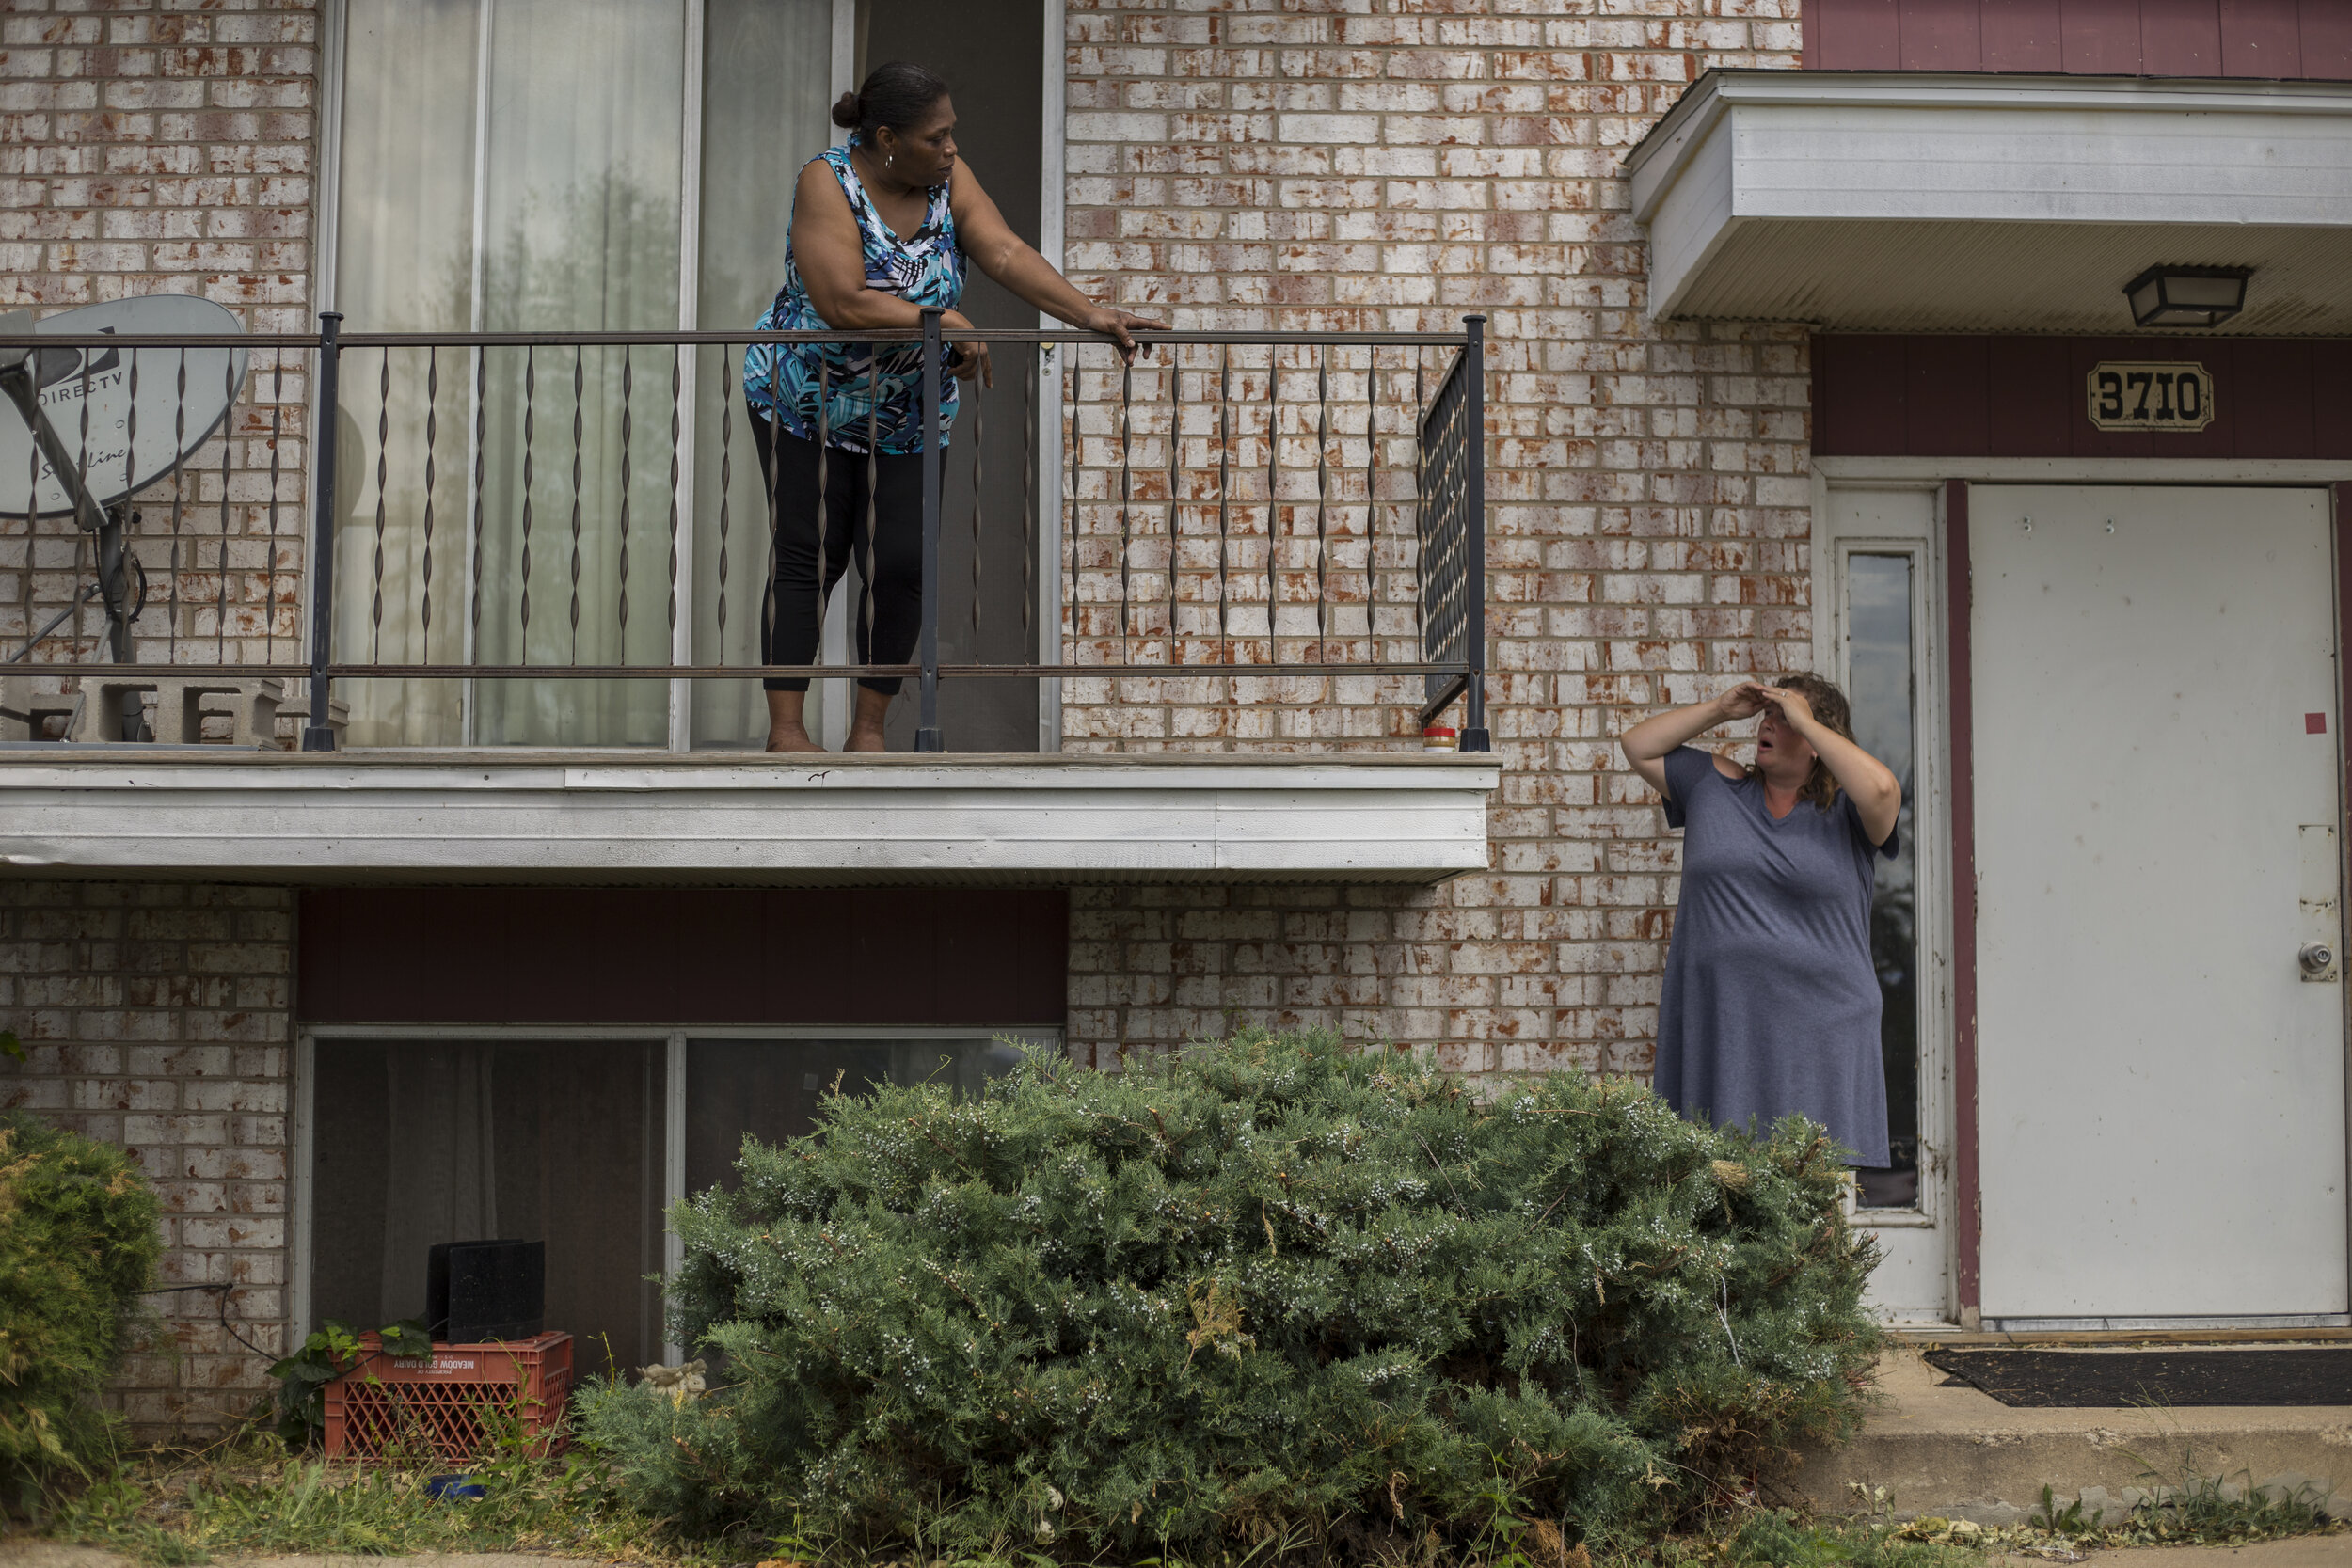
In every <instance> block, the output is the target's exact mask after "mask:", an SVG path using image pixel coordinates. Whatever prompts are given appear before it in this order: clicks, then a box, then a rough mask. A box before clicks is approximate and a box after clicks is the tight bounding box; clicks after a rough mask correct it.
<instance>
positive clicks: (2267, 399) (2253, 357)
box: [2199, 340, 2319, 456]
mask: <svg viewBox="0 0 2352 1568" xmlns="http://www.w3.org/2000/svg"><path fill="white" fill-rule="evenodd" d="M2229 347H2230V349H2231V350H2232V351H2233V352H2232V353H2231V355H2230V361H2231V362H2230V366H2229V369H2228V370H2227V371H2226V372H2225V371H2224V370H2223V368H2222V366H2221V365H2220V364H2219V363H2217V356H2212V355H2202V356H2199V357H2201V358H2202V359H2204V361H2205V363H2206V364H2208V365H2210V366H2212V368H2213V372H2214V374H2215V375H2216V376H2217V377H2218V376H2221V375H2223V374H2227V375H2228V376H2229V377H2230V389H2231V392H2232V394H2233V395H2232V397H2231V398H2230V401H2229V402H2227V403H2225V404H2222V405H2221V406H2220V408H2219V409H2218V410H2217V414H2216V417H2215V420H2214V424H2215V426H2216V427H2218V426H2219V425H2220V424H2221V422H2222V420H2230V421H2232V422H2233V425H2234V427H2235V430H2234V432H2233V434H2234V435H2236V436H2237V438H2238V439H2243V433H2244V432H2246V431H2249V430H2261V431H2264V432H2265V435H2266V438H2267V439H2268V440H2269V441H2271V442H2272V443H2273V444H2274V445H2276V446H2278V447H2280V449H2282V450H2286V451H2307V452H2310V453H2312V455H2314V456H2316V455H2318V451H2319V447H2318V441H2317V439H2316V437H2317V429H2316V426H2317V416H2318V407H2319V405H2318V404H2317V403H2316V401H2315V400H2314V398H2313V388H2312V342H2311V341H2309V340H2304V341H2286V342H2280V341H2240V342H2235V343H2232V344H2230V345H2229Z"/></svg>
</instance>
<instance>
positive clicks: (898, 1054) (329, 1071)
mask: <svg viewBox="0 0 2352 1568" xmlns="http://www.w3.org/2000/svg"><path fill="white" fill-rule="evenodd" d="M1016 1039H1019V1040H1025V1041H1027V1042H1030V1043H1033V1044H1037V1045H1041V1046H1046V1047H1049V1048H1057V1047H1058V1045H1059V1036H1058V1033H1057V1032H1055V1031H1038V1030H1023V1031H1019V1032H1018V1033H1017V1034H1016V1033H1013V1032H992V1031H989V1030H986V1029H962V1030H958V1029H887V1028H875V1029H843V1028H836V1029H831V1030H821V1031H820V1030H810V1031H805V1032H793V1031H785V1030H764V1031H763V1030H752V1029H734V1030H715V1029H714V1030H708V1031H702V1032H696V1033H694V1034H692V1035H691V1037H690V1036H689V1035H688V1034H687V1033H685V1032H683V1031H668V1032H662V1031H652V1032H644V1031H639V1032H634V1033H632V1034H630V1035H628V1037H622V1036H620V1035H614V1034H608V1035H605V1036H604V1037H596V1032H591V1031H582V1032H578V1033H566V1032H564V1031H561V1030H548V1029H493V1030H473V1031H446V1032H444V1031H426V1032H406V1033H405V1034H404V1035H403V1036H401V1037H383V1036H382V1034H381V1033H380V1032H378V1033H373V1034H371V1033H370V1032H368V1031H364V1030H362V1031H354V1032H352V1033H349V1034H342V1033H337V1034H333V1035H329V1036H327V1037H314V1038H313V1039H312V1040H311V1041H310V1044H309V1045H308V1046H307V1047H306V1051H305V1055H306V1057H307V1058H308V1065H307V1066H306V1068H305V1069H303V1070H302V1072H301V1077H302V1079H303V1084H302V1085H301V1089H302V1094H303V1103H304V1105H305V1106H307V1109H306V1110H303V1111H301V1112H299V1113H298V1115H300V1117H301V1119H302V1121H303V1123H304V1127H303V1130H302V1131H301V1132H299V1133H298V1135H297V1147H298V1148H307V1149H309V1150H310V1155H309V1159H308V1161H307V1169H304V1170H300V1171H298V1172H297V1176H298V1180H297V1214H298V1216H299V1217H298V1220H297V1227H296V1229H297V1242H296V1244H297V1246H298V1247H300V1248H302V1249H303V1258H304V1260H303V1261H302V1262H298V1263H297V1277H296V1290H297V1291H298V1292H301V1293H302V1300H301V1301H298V1302H297V1304H296V1308H295V1311H296V1316H297V1318H298V1319H300V1320H304V1321H305V1325H306V1326H307V1324H308V1323H316V1322H318V1321H319V1320H321V1319H324V1318H337V1319H341V1320H342V1321H343V1322H345V1323H351V1324H353V1325H355V1326H358V1327H375V1326H380V1325H381V1324H383V1323H395V1322H398V1321H400V1320H402V1319H404V1318H411V1317H418V1316H421V1315H422V1313H423V1310H424V1286H425V1260H426V1254H427V1251H428V1249H430V1248H431V1247H432V1246H433V1245H434V1244H435V1243H440V1242H454V1241H469V1240H475V1239H486V1238H490V1237H510V1238H514V1239H516V1240H521V1241H543V1242H545V1243H547V1303H546V1305H547V1316H546V1323H547V1326H548V1328H550V1329H563V1330H565V1331H568V1332H569V1333H571V1334H572V1335H573V1336H574V1337H575V1338H577V1339H578V1340H579V1341H580V1349H579V1351H578V1355H577V1359H578V1364H579V1365H580V1366H581V1367H582V1368H585V1369H589V1370H601V1369H603V1368H605V1367H607V1366H608V1365H610V1366H613V1367H634V1366H643V1365H645V1364H647V1363H649V1362H653V1361H657V1360H660V1359H664V1358H665V1357H668V1356H670V1355H672V1354H674V1353H675V1349H676V1347H675V1346H665V1345H664V1344H663V1342H662V1341H663V1337H664V1333H665V1328H664V1324H663V1320H662V1309H661V1296H660V1285H659V1283H658V1280H659V1277H660V1275H663V1274H665V1273H666V1272H668V1270H670V1269H671V1268H674V1267H675V1265H676V1263H677V1260H678V1259H677V1255H676V1251H675V1243H674V1241H673V1239H672V1238H671V1237H670V1236H669V1235H668V1226H667V1220H666V1214H667V1211H668V1209H669V1206H670V1205H671V1204H673V1203H675V1202H676V1201H677V1200H678V1199H679V1198H681V1197H684V1196H689V1195H691V1194H693V1193H697V1192H704V1191H707V1190H708V1189H709V1188H711V1187H713V1186H732V1185H733V1184H734V1180H735V1177H734V1169H735V1163H736V1160H737V1157H738V1155H739V1152H740V1150H741V1148H742V1144H743V1140H744V1139H745V1138H746V1137H747V1136H748V1137H755V1138H757V1139H759V1140H760V1141H762V1142H764V1143H769V1144H781V1143H784V1142H786V1141H787V1140H789V1139H791V1138H795V1137H800V1136H803V1135H804V1134H806V1133H808V1132H812V1131H814V1130H815V1127H816V1125H817V1122H816V1117H817V1111H818V1105H819V1102H820V1101H821V1100H822V1098H823V1097H824V1096H825V1095H826V1094H828V1093H831V1092H832V1091H833V1090H834V1087H835V1086H836V1085H838V1087H839V1088H841V1089H842V1090H844V1091H846V1092H855V1091H857V1090H860V1089H864V1088H867V1087H870V1086H872V1085H878V1084H884V1083H890V1084H920V1083H930V1084H944V1085H948V1086H949V1087H950V1088H951V1089H952V1090H953V1091H954V1092H956V1093H957V1094H959V1095H964V1094H972V1093H976V1092H977V1091H978V1090H979V1088H980V1087H981V1085H983V1084H985V1083H986V1082H987V1080H988V1079H990V1078H992V1077H994V1076H997V1075H999V1074H1001V1073H1004V1072H1007V1071H1009V1070H1010V1069H1011V1068H1012V1067H1013V1066H1015V1065H1016V1064H1017V1063H1018V1062H1019V1061H1020V1059H1021V1047H1020V1046H1019V1045H1018V1044H1015V1043H1013V1041H1015V1040H1016Z"/></svg>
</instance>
